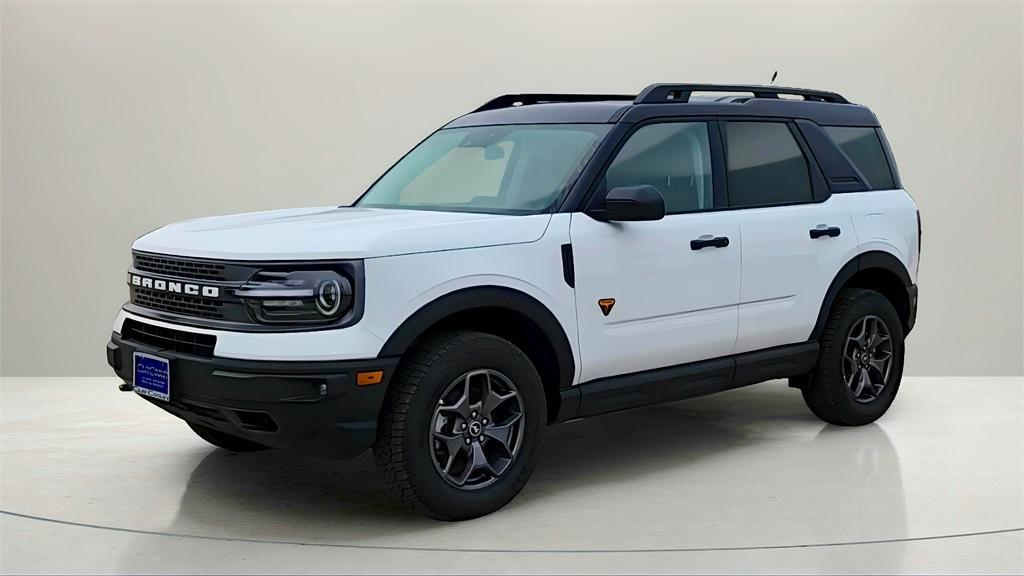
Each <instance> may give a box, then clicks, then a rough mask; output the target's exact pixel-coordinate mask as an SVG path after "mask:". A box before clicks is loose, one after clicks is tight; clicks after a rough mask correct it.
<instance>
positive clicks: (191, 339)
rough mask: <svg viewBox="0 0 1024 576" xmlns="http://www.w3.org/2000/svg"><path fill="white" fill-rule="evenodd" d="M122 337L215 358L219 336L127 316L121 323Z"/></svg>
mask: <svg viewBox="0 0 1024 576" xmlns="http://www.w3.org/2000/svg"><path fill="white" fill-rule="evenodd" d="M121 338H123V339H125V340H129V341H131V342H138V343H139V344H145V345H147V346H152V347H154V348H159V349H161V350H173V351H175V352H178V353H181V354H188V355H190V356H200V357H202V358H213V349H214V348H215V347H216V346H217V337H216V336H213V335H211V334H199V333H196V332H187V331H185V330H176V329H174V328H164V327H163V326H155V325H153V324H146V323H144V322H138V321H136V320H132V319H131V318H126V319H125V321H124V323H123V324H122V325H121Z"/></svg>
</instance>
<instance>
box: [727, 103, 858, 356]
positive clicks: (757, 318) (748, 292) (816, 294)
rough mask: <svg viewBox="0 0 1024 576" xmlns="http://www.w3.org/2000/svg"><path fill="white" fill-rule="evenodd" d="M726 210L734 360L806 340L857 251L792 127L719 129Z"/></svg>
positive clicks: (731, 125) (746, 123) (750, 123)
mask: <svg viewBox="0 0 1024 576" xmlns="http://www.w3.org/2000/svg"><path fill="white" fill-rule="evenodd" d="M720 126H721V131H722V136H723V144H724V148H725V156H726V174H727V191H728V203H729V207H730V208H731V209H733V210H734V213H735V214H736V215H737V216H738V217H739V223H740V236H741V238H742V240H741V258H742V265H741V273H740V278H741V279H740V301H739V307H738V327H737V337H736V346H735V349H734V352H735V353H741V352H748V351H752V350H760V349H763V348H770V347H772V346H780V345H783V344H792V343H796V342H803V341H806V340H807V339H808V338H809V337H810V334H811V331H812V329H813V328H814V324H815V321H816V320H817V317H818V311H819V309H820V307H821V302H822V300H823V299H824V296H825V292H826V291H827V290H828V286H829V285H830V284H831V282H832V279H833V278H834V277H835V274H836V273H837V272H838V271H839V269H840V268H841V267H842V266H843V264H845V263H846V261H847V260H848V259H849V258H850V257H851V255H852V253H853V252H854V251H855V249H856V247H857V238H856V235H855V234H854V228H853V222H852V220H851V218H850V214H849V213H848V212H847V211H846V209H845V208H843V206H842V205H841V203H840V202H835V201H831V200H830V198H829V194H828V189H827V184H826V183H825V179H824V177H823V176H822V174H821V171H820V169H819V168H818V167H817V165H816V164H815V162H813V161H812V160H811V155H810V153H809V151H808V148H807V146H806V144H805V143H804V141H803V139H802V137H801V136H800V134H799V132H798V131H797V130H796V127H795V126H794V125H792V123H790V122H787V121H781V120H780V121H766V120H765V119H757V120H733V119H723V120H722V121H721V122H720Z"/></svg>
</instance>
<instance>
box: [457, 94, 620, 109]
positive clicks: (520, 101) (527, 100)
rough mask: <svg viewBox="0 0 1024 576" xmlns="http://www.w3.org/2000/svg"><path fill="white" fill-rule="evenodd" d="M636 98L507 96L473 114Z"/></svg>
mask: <svg viewBox="0 0 1024 576" xmlns="http://www.w3.org/2000/svg"><path fill="white" fill-rule="evenodd" d="M634 98H636V97H635V96H631V95H630V96H627V95H624V94H505V95H503V96H498V97H497V98H495V99H493V100H491V101H489V102H487V103H486V104H484V105H483V106H480V107H479V108H477V109H476V110H473V112H483V111H484V110H497V109H498V108H510V107H512V106H526V105H527V104H548V103H552V102H601V101H604V100H630V101H631V100H633V99H634Z"/></svg>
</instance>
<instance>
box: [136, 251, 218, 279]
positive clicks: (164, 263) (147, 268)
mask: <svg viewBox="0 0 1024 576" xmlns="http://www.w3.org/2000/svg"><path fill="white" fill-rule="evenodd" d="M135 269H136V270H140V271H142V272H152V273H154V274H162V275H164V276H174V277H177V278H193V279H196V280H226V279H227V278H226V275H225V267H224V265H223V264H216V263H214V262H202V261H198V260H184V259H181V258H170V257H167V256H155V255H150V254H139V253H136V254H135Z"/></svg>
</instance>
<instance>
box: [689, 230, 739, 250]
mask: <svg viewBox="0 0 1024 576" xmlns="http://www.w3.org/2000/svg"><path fill="white" fill-rule="evenodd" d="M728 245H729V238H728V237H727V236H712V235H710V234H705V235H704V236H701V237H700V238H697V239H696V240H690V250H700V249H702V248H707V247H709V246H710V247H712V248H725V247H726V246H728Z"/></svg>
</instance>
